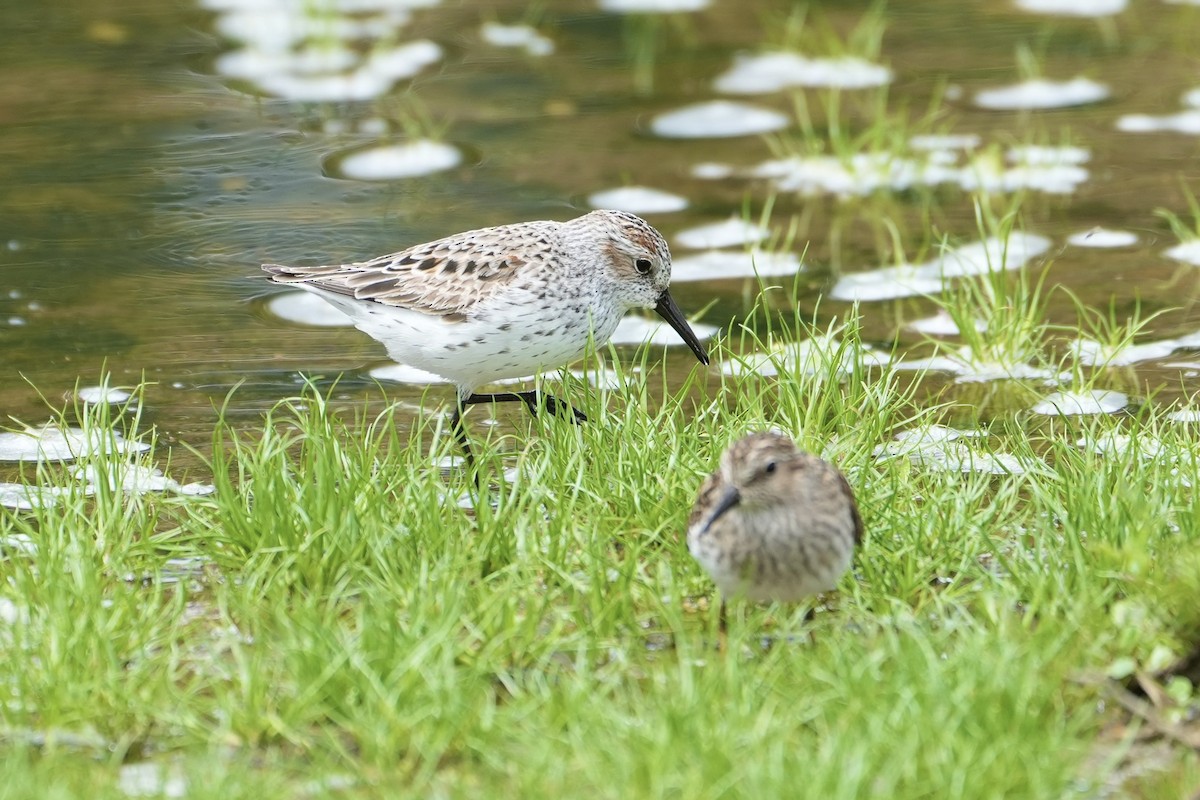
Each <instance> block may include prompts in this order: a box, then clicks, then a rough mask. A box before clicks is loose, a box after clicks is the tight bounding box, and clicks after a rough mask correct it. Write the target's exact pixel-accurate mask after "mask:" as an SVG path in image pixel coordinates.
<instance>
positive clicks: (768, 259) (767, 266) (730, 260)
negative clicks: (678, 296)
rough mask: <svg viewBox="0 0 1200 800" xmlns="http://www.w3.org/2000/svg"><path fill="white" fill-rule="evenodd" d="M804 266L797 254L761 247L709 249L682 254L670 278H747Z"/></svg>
mask: <svg viewBox="0 0 1200 800" xmlns="http://www.w3.org/2000/svg"><path fill="white" fill-rule="evenodd" d="M803 268H804V265H803V264H801V263H800V259H799V258H798V257H797V256H796V255H795V254H794V253H775V252H767V251H762V250H750V251H746V250H708V251H706V252H703V253H696V254H695V255H687V256H681V257H679V258H676V259H675V260H674V263H673V264H672V266H671V281H672V282H673V283H687V282H691V281H712V280H735V279H736V280H744V279H747V278H756V277H758V278H778V277H787V276H789V275H795V274H796V273H798V272H800V270H802V269H803Z"/></svg>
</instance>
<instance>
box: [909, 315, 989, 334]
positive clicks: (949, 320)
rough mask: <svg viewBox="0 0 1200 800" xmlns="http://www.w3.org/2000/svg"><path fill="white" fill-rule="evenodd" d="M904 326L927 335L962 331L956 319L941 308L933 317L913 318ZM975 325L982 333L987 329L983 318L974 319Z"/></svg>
mask: <svg viewBox="0 0 1200 800" xmlns="http://www.w3.org/2000/svg"><path fill="white" fill-rule="evenodd" d="M904 327H906V328H908V329H909V330H912V331H916V332H917V333H923V334H925V335H926V336H958V335H959V334H960V333H962V331H960V330H959V329H958V323H957V322H955V321H954V317H952V316H950V315H949V314H948V313H947V312H946V311H945V310H939V311H938V312H937V313H936V314H934V315H933V316H932V317H926V318H925V319H918V320H913V321H912V322H910V323H908V324H907V325H905V326H904ZM973 327H974V328H975V330H976V331H979V332H981V333H982V332H983V331H986V330H987V323H986V322H984V321H983V320H981V319H977V320H974V322H973Z"/></svg>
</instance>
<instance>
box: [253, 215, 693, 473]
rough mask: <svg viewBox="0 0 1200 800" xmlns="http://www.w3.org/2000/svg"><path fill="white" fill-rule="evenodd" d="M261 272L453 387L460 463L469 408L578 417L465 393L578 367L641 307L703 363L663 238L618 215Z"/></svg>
mask: <svg viewBox="0 0 1200 800" xmlns="http://www.w3.org/2000/svg"><path fill="white" fill-rule="evenodd" d="M263 270H264V271H266V272H267V273H268V274H269V275H270V278H271V280H273V281H275V282H276V283H282V284H296V285H298V286H300V287H301V288H303V289H307V290H308V291H310V292H313V293H314V294H317V295H319V296H321V297H323V298H325V299H326V300H328V301H329V302H330V303H332V304H333V305H334V306H335V307H337V308H339V309H341V310H342V311H343V312H345V313H346V314H347V315H348V316H349V317H350V318H351V320H353V322H354V325H355V327H357V328H358V329H359V330H361V331H363V332H364V333H366V334H367V335H368V336H371V337H372V338H373V339H376V340H377V341H379V342H380V343H381V344H383V346H384V347H385V348H386V349H387V352H388V355H389V356H391V357H392V358H393V359H395V360H396V361H398V362H400V363H403V364H409V365H411V366H414V367H419V368H420V369H423V370H426V371H428V372H432V373H434V374H435V375H440V376H441V377H443V378H446V379H447V380H450V381H452V382H454V383H455V384H456V385H457V387H458V403H457V405H456V407H455V410H454V414H453V416H452V417H451V428H452V429H454V430H455V432H456V435H457V436H458V437H459V441H460V443H461V444H462V445H463V448H464V450H465V451H466V452H467V454H468V456H470V447H469V445H468V442H467V438H466V432H465V430H464V428H463V425H462V414H463V412H464V411H465V409H466V407H467V406H470V405H474V404H477V403H488V402H504V401H521V402H523V403H524V404H525V405H526V407H527V408H528V409H529V411H530V413H532V414H534V415H536V414H537V413H538V409H539V407H541V408H545V409H547V410H548V411H550V412H551V413H557V412H558V411H559V410H560V409H563V410H566V411H569V412H570V413H571V415H572V419H573V420H574V421H577V422H579V421H584V420H586V419H587V417H586V416H584V414H582V413H581V412H579V411H577V410H576V409H574V408H572V407H571V406H569V405H567V404H565V403H562V402H560V401H559V400H557V399H556V398H554V397H552V396H550V395H547V394H541V395H540V396H539V393H538V392H537V391H536V390H533V391H525V392H499V393H490V394H480V393H478V392H476V391H475V390H476V389H477V388H478V387H480V386H484V385H486V384H489V383H493V382H495V381H497V380H502V379H506V378H520V377H525V376H528V375H533V374H535V373H538V372H541V371H543V370H546V369H553V368H556V367H559V366H562V365H563V364H566V363H568V362H570V361H573V360H575V359H577V358H579V357H580V356H582V355H583V354H584V352H585V351H586V350H587V347H588V343H589V340H594V341H595V343H596V344H597V345H600V344H603V343H605V342H607V341H608V339H609V337H611V336H612V334H613V331H614V330H615V329H616V327H617V323H618V322H619V321H620V319H621V317H622V316H623V315H624V314H625V313H626V312H627V311H629V310H630V309H633V308H653V309H654V310H655V311H657V312H658V314H659V315H660V316H662V317H663V319H665V320H666V321H667V322H668V323H669V324H670V325H671V327H672V328H674V329H675V331H676V332H677V333H678V334H679V335H680V337H682V338H683V341H684V342H686V343H687V345H688V346H689V347H690V348H691V349H692V352H693V353H695V354H696V358H698V359H699V360H700V362H701V363H702V364H707V363H708V355H707V354H706V353H705V351H704V347H703V346H702V345H701V344H700V341H699V339H697V338H696V334H695V333H694V332H693V331H692V329H691V327H690V326H689V325H688V323H687V320H686V319H685V318H684V316H683V313H682V312H681V311H680V310H679V307H678V306H677V305H676V304H675V301H674V300H673V299H672V298H671V294H670V292H669V291H668V284H669V283H670V281H671V253H670V250H669V249H668V248H667V243H666V241H665V240H664V239H663V237H662V235H661V234H660V233H659V232H658V231H656V230H655V229H654V228H653V227H651V225H650V224H649V223H647V222H646V221H645V220H643V219H642V218H641V217H638V216H635V215H633V214H627V213H625V212H622V211H593V212H591V213H590V214H584V215H583V216H581V217H577V218H575V219H573V220H570V221H568V222H551V221H537V222H521V223H517V224H514V225H500V226H497V227H493V228H481V229H479V230H473V231H466V232H464V233H459V234H455V235H453V236H448V237H446V238H444V239H438V240H437V241H433V242H428V243H426V244H419V245H415V246H413V247H410V248H408V249H407V250H401V251H400V252H398V253H392V254H389V255H386V256H380V257H378V258H374V259H371V260H370V261H362V262H358V263H354V264H344V265H333V266H320V267H289V266H283V265H281V264H264V265H263Z"/></svg>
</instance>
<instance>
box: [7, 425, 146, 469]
mask: <svg viewBox="0 0 1200 800" xmlns="http://www.w3.org/2000/svg"><path fill="white" fill-rule="evenodd" d="M149 449H150V445H148V444H145V443H144V442H131V441H129V440H127V439H125V438H123V437H122V436H121V434H119V433H117V432H115V431H114V432H113V433H112V434H111V435H102V434H100V433H98V432H93V433H92V434H90V435H88V434H85V433H84V432H83V431H82V430H80V429H78V428H62V427H59V426H58V425H56V424H54V423H47V424H45V425H43V426H42V427H40V428H26V429H25V430H23V431H17V432H8V433H0V461H71V460H73V459H76V458H80V457H82V456H88V455H97V454H100V453H113V452H115V453H141V452H144V451H146V450H149Z"/></svg>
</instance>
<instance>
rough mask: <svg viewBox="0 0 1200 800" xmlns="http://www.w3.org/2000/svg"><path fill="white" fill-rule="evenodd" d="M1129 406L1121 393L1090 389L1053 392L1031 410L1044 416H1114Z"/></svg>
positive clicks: (1127, 400) (1127, 399)
mask: <svg viewBox="0 0 1200 800" xmlns="http://www.w3.org/2000/svg"><path fill="white" fill-rule="evenodd" d="M1128 405H1129V397H1128V396H1127V395H1125V394H1123V393H1121V392H1113V391H1109V390H1107V389H1092V390H1090V391H1086V392H1055V393H1054V394H1052V395H1050V396H1049V397H1047V398H1046V399H1044V400H1042V401H1041V402H1040V403H1038V404H1037V405H1035V406H1034V407H1033V408H1032V409H1031V410H1032V411H1033V413H1035V414H1042V415H1044V416H1088V415H1093V414H1114V413H1116V412H1118V411H1120V410H1121V409H1123V408H1125V407H1126V406H1128Z"/></svg>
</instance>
